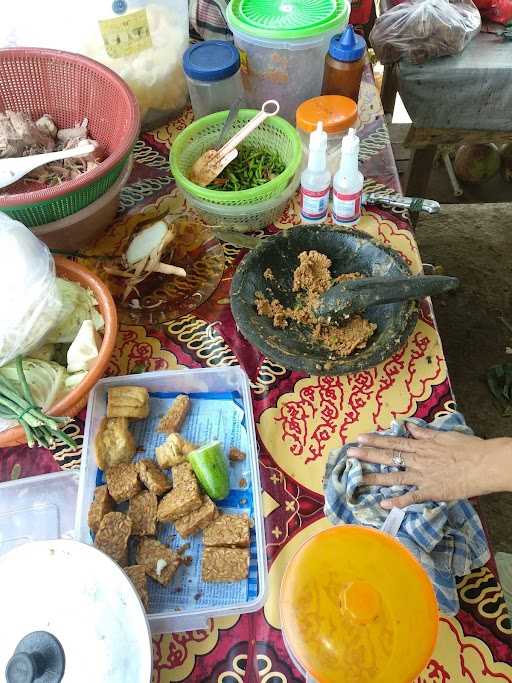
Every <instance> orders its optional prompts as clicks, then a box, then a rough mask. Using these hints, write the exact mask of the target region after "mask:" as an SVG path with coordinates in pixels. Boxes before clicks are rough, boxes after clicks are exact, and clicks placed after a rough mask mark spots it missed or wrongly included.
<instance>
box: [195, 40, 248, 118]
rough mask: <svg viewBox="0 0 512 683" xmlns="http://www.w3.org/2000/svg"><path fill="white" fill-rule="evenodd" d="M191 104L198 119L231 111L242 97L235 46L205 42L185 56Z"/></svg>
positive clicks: (217, 42) (216, 41)
mask: <svg viewBox="0 0 512 683" xmlns="http://www.w3.org/2000/svg"><path fill="white" fill-rule="evenodd" d="M183 70H184V72H185V76H186V79H187V84H188V90H189V93H190V101H191V103H192V109H193V110H194V116H195V118H196V119H198V118H201V117H202V116H206V115H207V114H213V113H215V112H218V111H224V110H226V109H229V107H230V106H231V104H232V103H233V101H234V100H236V99H237V98H238V97H241V95H242V79H241V76H240V54H239V52H238V50H237V49H236V47H235V46H234V45H233V44H232V43H228V42H226V41H223V40H206V41H204V42H203V43H196V44H195V45H192V46H191V47H189V48H188V50H187V51H186V52H185V54H184V55H183Z"/></svg>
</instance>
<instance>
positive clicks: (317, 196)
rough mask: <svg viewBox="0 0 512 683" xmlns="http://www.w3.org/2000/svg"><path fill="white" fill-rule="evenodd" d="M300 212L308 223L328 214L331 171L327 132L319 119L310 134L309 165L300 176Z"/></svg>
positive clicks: (321, 218)
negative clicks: (328, 157)
mask: <svg viewBox="0 0 512 683" xmlns="http://www.w3.org/2000/svg"><path fill="white" fill-rule="evenodd" d="M300 185H301V186H300V214H301V217H302V219H303V221H305V222H306V223H317V222H318V221H322V220H323V219H324V218H325V217H326V216H327V209H328V208H329V194H330V192H331V173H330V171H328V170H327V133H326V132H325V131H324V130H323V124H322V122H321V121H319V122H318V123H317V124H316V130H314V131H313V132H312V133H311V135H310V136H309V157H308V165H307V168H305V169H304V170H303V171H302V175H301V177H300Z"/></svg>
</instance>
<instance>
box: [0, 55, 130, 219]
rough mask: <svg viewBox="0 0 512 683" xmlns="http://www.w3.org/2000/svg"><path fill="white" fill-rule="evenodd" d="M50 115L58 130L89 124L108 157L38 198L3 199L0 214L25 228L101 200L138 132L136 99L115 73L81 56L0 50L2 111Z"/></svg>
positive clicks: (30, 194) (15, 195)
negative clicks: (94, 166) (5, 215)
mask: <svg viewBox="0 0 512 683" xmlns="http://www.w3.org/2000/svg"><path fill="white" fill-rule="evenodd" d="M7 109H10V110H12V111H26V112H28V113H30V114H31V116H32V117H33V118H38V117H40V116H42V115H43V114H50V115H51V116H52V117H53V118H54V119H55V122H56V123H57V126H58V127H59V128H70V127H72V126H74V125H76V124H77V123H80V122H81V121H82V119H83V118H85V117H87V118H88V120H89V132H90V135H91V137H92V138H94V139H95V140H98V142H100V143H101V144H102V145H103V147H104V149H105V151H106V152H107V157H106V159H105V160H104V161H103V162H102V163H101V164H100V165H99V166H98V167H97V168H95V169H93V170H92V171H89V172H87V173H84V174H82V175H81V176H79V177H78V178H75V179H74V180H70V181H67V182H64V183H61V184H60V185H57V186H54V187H49V188H45V189H42V190H36V191H34V192H19V193H16V192H15V186H13V189H14V191H12V190H11V192H9V193H5V194H0V211H3V212H5V213H7V214H9V215H10V216H11V217H12V218H15V219H17V220H21V221H22V222H23V223H25V225H28V226H29V227H34V226H37V225H42V224H45V223H50V222H52V221H55V220H59V219H60V218H64V217H66V216H69V215H71V214H72V213H74V212H75V211H79V210H80V209H83V208H84V207H85V206H88V205H89V204H91V203H92V202H93V201H95V200H96V199H98V197H100V196H101V195H102V194H103V193H104V192H106V190H108V189H109V188H110V187H111V186H112V184H113V183H114V182H115V181H116V179H117V178H118V176H119V174H120V173H121V171H122V170H123V168H124V166H125V164H126V162H127V161H128V157H129V155H130V153H131V151H132V148H133V145H134V144H135V141H136V139H137V135H138V133H139V128H140V116H139V107H138V104H137V100H136V99H135V96H134V94H133V93H132V91H131V90H130V88H129V87H128V86H127V85H126V83H125V82H124V81H123V80H122V79H121V78H120V77H119V76H118V75H117V74H115V73H114V72H113V71H111V70H110V69H108V68H107V67H105V66H103V65H102V64H99V63H98V62H96V61H94V60H92V59H89V58H88V57H83V56H82V55H77V54H72V53H70V52H62V51H59V50H44V49H40V48H8V49H2V50H0V111H5V110H7Z"/></svg>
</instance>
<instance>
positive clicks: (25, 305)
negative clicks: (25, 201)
mask: <svg viewBox="0 0 512 683" xmlns="http://www.w3.org/2000/svg"><path fill="white" fill-rule="evenodd" d="M60 310H61V302H60V298H59V295H58V291H57V281H56V275H55V264H54V261H53V257H52V255H51V254H50V252H49V250H48V247H47V246H46V245H45V244H43V243H42V242H41V241H40V240H38V239H37V237H35V235H34V234H33V233H32V232H31V231H30V230H29V229H28V228H26V227H25V226H24V225H23V224H22V223H19V222H18V221H14V220H12V219H11V218H9V217H8V216H7V215H6V214H4V213H1V212H0V321H1V323H0V367H2V366H3V365H5V364H6V363H8V362H9V361H11V360H13V359H14V358H16V356H18V355H20V354H25V353H27V352H28V351H30V349H32V348H34V347H35V346H37V345H38V344H39V343H40V341H41V340H42V339H43V337H44V336H45V334H46V333H47V332H48V331H49V329H50V328H51V327H52V326H53V325H54V324H55V321H56V320H57V318H58V316H59V312H60Z"/></svg>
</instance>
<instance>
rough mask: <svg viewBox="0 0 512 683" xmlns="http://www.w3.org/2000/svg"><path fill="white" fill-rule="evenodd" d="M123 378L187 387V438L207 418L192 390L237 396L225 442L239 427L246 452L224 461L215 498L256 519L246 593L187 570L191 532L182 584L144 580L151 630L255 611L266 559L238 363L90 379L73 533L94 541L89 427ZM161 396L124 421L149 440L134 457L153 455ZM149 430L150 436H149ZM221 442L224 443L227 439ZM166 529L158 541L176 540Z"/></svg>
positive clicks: (247, 397) (94, 477) (247, 398)
mask: <svg viewBox="0 0 512 683" xmlns="http://www.w3.org/2000/svg"><path fill="white" fill-rule="evenodd" d="M126 385H138V386H145V387H147V389H148V391H149V392H150V395H152V394H154V393H155V392H159V393H164V394H167V393H172V394H177V393H185V394H189V395H192V413H193V414H194V415H196V418H194V419H192V418H191V419H190V420H187V421H185V424H184V426H183V429H182V433H183V435H184V436H185V437H186V438H189V439H192V433H191V432H189V431H188V430H189V429H194V428H197V423H198V422H199V421H200V420H201V421H203V420H204V419H205V417H204V414H203V416H202V414H201V407H200V405H199V408H198V412H197V414H195V413H194V410H195V408H194V400H195V399H196V396H197V400H198V401H199V400H205V399H208V396H211V395H212V394H213V395H215V400H216V401H217V402H218V400H219V396H218V395H219V393H221V394H226V393H229V394H232V395H233V397H234V398H233V400H235V401H236V404H237V405H238V406H239V408H240V409H241V410H242V411H243V419H242V420H241V421H240V422H236V426H235V423H234V421H231V420H230V421H229V426H230V427H229V429H230V430H231V431H232V433H231V436H230V439H231V441H230V443H231V445H236V444H237V443H238V439H240V438H242V437H241V436H240V433H241V432H242V433H243V434H244V436H243V438H245V439H246V441H245V449H243V450H244V451H245V452H246V454H247V458H246V460H245V461H243V462H240V463H236V464H235V465H234V466H233V465H232V466H230V468H229V470H230V485H231V490H230V494H229V496H228V499H227V501H226V502H225V503H224V501H220V502H219V505H220V506H221V507H223V505H224V504H225V505H226V506H227V507H228V508H230V509H231V508H233V507H234V505H235V503H234V501H235V500H237V501H238V509H239V510H240V511H242V510H243V509H245V508H246V507H249V508H250V509H251V513H250V516H251V518H252V519H253V521H254V526H253V528H252V529H251V564H250V569H249V578H248V579H247V595H246V599H245V600H241V601H240V602H234V601H233V595H234V593H233V591H235V590H236V589H237V585H238V583H240V582H237V583H227V584H213V583H212V584H204V583H203V582H199V583H198V584H196V580H195V579H194V578H193V577H194V567H195V566H196V564H197V562H199V557H198V553H199V552H201V549H200V547H199V546H200V545H201V544H200V537H199V540H197V542H196V537H194V536H192V537H189V538H188V539H186V540H187V541H188V542H190V543H191V547H190V548H189V550H188V551H187V554H189V555H190V556H191V557H192V565H191V566H190V567H186V572H187V574H184V575H183V577H182V579H181V580H180V584H179V585H181V586H182V591H180V592H177V591H175V590H174V588H175V586H173V583H172V582H171V584H170V585H169V586H167V587H160V586H156V584H155V583H154V582H151V583H152V584H153V586H151V585H150V586H149V588H150V592H149V595H150V598H149V609H148V621H149V623H150V626H151V631H152V632H153V633H169V632H172V631H190V630H195V629H203V628H206V627H207V620H208V619H210V618H213V617H220V616H227V615H230V614H243V613H247V612H254V611H257V610H258V609H260V608H261V607H262V605H263V603H264V601H265V593H266V588H267V559H266V550H265V536H264V528H263V511H262V504H261V494H260V490H261V487H260V476H259V468H258V453H257V442H256V433H255V429H254V419H253V412H252V402H251V393H250V387H249V380H248V379H247V375H246V374H245V373H244V372H243V370H241V369H240V368H239V367H223V368H196V369H186V370H178V371H170V370H163V371H159V372H149V373H145V374H141V375H127V376H123V377H109V378H106V379H102V380H100V381H99V382H98V383H97V384H96V386H95V388H94V389H93V391H92V392H91V394H90V396H89V403H88V406H87V419H86V423H85V432H84V445H83V450H82V463H81V468H80V486H79V492H78V504H77V514H76V529H75V534H76V538H77V540H80V541H82V542H84V543H89V544H91V543H92V542H93V539H92V537H91V532H90V530H89V526H88V523H87V514H88V510H89V507H90V504H91V502H92V499H93V495H94V489H95V487H96V486H97V485H99V484H100V483H102V481H103V478H102V476H103V475H102V472H101V470H98V467H97V465H96V461H95V456H94V446H93V444H94V435H95V434H96V432H97V430H98V427H99V423H100V421H101V419H102V417H104V416H105V414H106V408H107V389H109V388H110V387H113V386H126ZM194 395H196V396H194ZM199 397H202V398H199ZM211 399H212V400H213V399H214V396H211ZM159 400H162V397H160V396H157V397H155V396H151V403H152V410H151V413H150V417H149V418H148V419H147V420H137V421H134V422H132V423H131V425H130V429H131V430H132V431H133V433H134V435H135V439H136V443H137V445H138V447H139V448H144V447H145V444H146V446H147V452H145V453H144V452H137V455H136V458H137V459H139V458H140V457H144V458H154V447H152V446H150V445H149V443H148V438H154V432H153V428H152V426H151V422H150V420H151V416H153V418H155V419H158V415H156V414H155V410H154V404H153V402H154V401H159ZM169 400H170V399H169ZM222 421H223V419H222V417H221V418H219V422H222ZM194 425H195V426H194ZM218 429H220V427H219V428H218ZM243 430H245V432H243ZM213 431H215V432H216V433H218V432H217V427H216V428H215V429H214V430H212V434H211V438H215V436H216V433H213ZM148 433H149V434H150V436H148ZM158 438H159V439H160V440H161V441H164V440H165V435H163V434H162V435H159V437H158ZM221 440H222V439H221ZM224 446H225V447H226V444H225V443H224ZM242 477H243V478H244V479H245V486H244V488H243V491H238V490H235V489H236V486H237V484H235V482H239V481H240V480H241V478H242ZM170 531H172V528H171V527H170V525H167V524H165V525H161V527H160V530H159V533H158V537H159V538H160V539H161V540H162V541H164V540H165V542H168V543H169V544H170V545H173V547H174V545H175V546H176V547H178V546H179V545H181V543H182V542H181V539H180V538H179V537H178V535H177V534H175V537H177V538H175V540H172V541H171V540H170V539H171V536H170ZM168 532H169V533H168ZM162 534H164V535H162ZM168 537H169V540H168ZM187 577H188V578H191V577H192V580H193V583H192V584H191V585H190V586H189V585H188V584H185V579H186V578H187ZM152 589H155V590H156V591H157V593H156V594H157V597H158V600H156V601H153V594H152ZM215 591H217V592H215ZM185 593H187V594H188V593H190V595H191V597H190V600H189V599H188V598H187V597H186V596H184V594H185ZM235 595H237V594H235ZM216 596H217V597H216ZM217 598H218V599H217ZM184 600H187V601H188V602H187V604H184ZM164 603H165V604H166V605H167V606H166V608H165V609H161V605H162V604H164Z"/></svg>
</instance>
